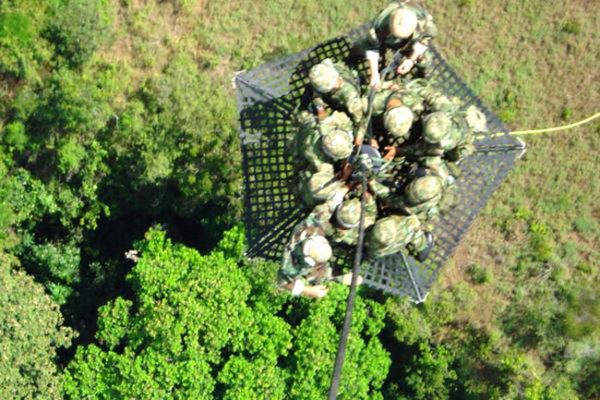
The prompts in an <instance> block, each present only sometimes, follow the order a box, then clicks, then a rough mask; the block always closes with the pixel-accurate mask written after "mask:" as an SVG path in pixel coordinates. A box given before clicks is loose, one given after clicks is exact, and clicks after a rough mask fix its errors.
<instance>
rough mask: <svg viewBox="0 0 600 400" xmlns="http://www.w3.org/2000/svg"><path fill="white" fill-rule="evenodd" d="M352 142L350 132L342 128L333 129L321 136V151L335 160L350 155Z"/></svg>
mask: <svg viewBox="0 0 600 400" xmlns="http://www.w3.org/2000/svg"><path fill="white" fill-rule="evenodd" d="M353 142H354V140H353V137H352V133H350V132H348V131H345V130H342V129H333V130H331V131H329V132H326V133H325V134H324V135H323V137H322V138H321V146H322V149H323V152H324V153H325V154H327V155H328V156H329V157H331V158H333V159H334V160H336V161H337V160H342V159H345V158H348V157H350V154H352V148H353V145H354V143H353Z"/></svg>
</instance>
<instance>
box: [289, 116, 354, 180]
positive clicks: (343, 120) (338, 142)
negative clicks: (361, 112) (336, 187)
mask: <svg viewBox="0 0 600 400" xmlns="http://www.w3.org/2000/svg"><path fill="white" fill-rule="evenodd" d="M322 118H323V119H322V120H320V121H317V120H316V119H315V117H314V116H313V115H312V114H311V113H309V112H307V111H303V112H301V113H300V114H299V115H298V117H297V124H298V127H299V129H298V133H297V134H296V135H295V136H294V138H293V140H292V141H291V143H290V147H291V152H292V154H293V155H294V158H295V160H296V163H297V164H298V165H297V167H298V169H300V170H303V171H307V172H308V173H315V172H331V173H333V164H334V163H335V162H337V161H340V160H345V159H347V158H348V157H349V156H350V154H351V153H352V148H353V141H354V137H353V135H352V129H353V126H352V121H351V120H350V118H349V117H348V116H347V115H346V114H345V113H343V112H339V111H335V112H334V113H333V114H331V115H330V116H325V115H323V117H322ZM306 164H308V165H306Z"/></svg>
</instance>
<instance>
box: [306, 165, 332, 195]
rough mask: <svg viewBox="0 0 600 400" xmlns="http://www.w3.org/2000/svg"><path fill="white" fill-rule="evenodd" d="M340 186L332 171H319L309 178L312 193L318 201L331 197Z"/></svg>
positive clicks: (309, 187)
mask: <svg viewBox="0 0 600 400" xmlns="http://www.w3.org/2000/svg"><path fill="white" fill-rule="evenodd" d="M338 188H339V184H338V181H337V180H336V179H335V176H334V175H333V174H332V173H331V172H330V171H321V172H317V173H316V174H313V175H312V176H311V177H310V179H309V180H308V190H309V192H310V195H311V196H312V197H313V198H314V199H315V200H318V201H325V200H327V199H329V198H330V197H331V195H332V194H333V193H335V191H336V190H337V189H338Z"/></svg>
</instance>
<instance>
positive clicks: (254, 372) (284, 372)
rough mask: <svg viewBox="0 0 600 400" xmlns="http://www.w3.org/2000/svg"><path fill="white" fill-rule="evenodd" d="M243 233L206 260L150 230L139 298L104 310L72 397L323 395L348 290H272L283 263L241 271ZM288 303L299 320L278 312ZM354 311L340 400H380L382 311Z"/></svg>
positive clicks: (74, 378) (75, 369)
mask: <svg viewBox="0 0 600 400" xmlns="http://www.w3.org/2000/svg"><path fill="white" fill-rule="evenodd" d="M240 238H241V232H239V231H237V232H236V231H233V232H231V233H229V234H228V235H227V236H226V239H225V240H224V242H222V244H221V245H220V246H219V247H218V250H215V251H213V252H212V253H210V254H208V255H200V254H199V253H198V252H197V251H196V250H193V249H190V248H186V247H184V246H181V245H173V244H172V243H171V242H170V241H169V240H168V239H166V237H165V233H164V232H163V231H161V230H156V229H155V230H151V231H149V232H148V234H147V236H146V240H144V241H143V242H141V243H140V244H139V245H138V250H139V251H140V253H141V254H142V257H141V258H140V260H139V261H138V263H137V265H136V266H135V268H134V269H133V271H132V272H131V274H130V275H129V277H128V280H129V282H130V283H131V285H132V287H133V290H134V293H135V297H134V299H133V300H127V299H123V298H118V299H116V300H114V301H112V302H110V303H108V304H107V305H105V306H103V307H102V308H101V309H100V313H99V314H100V315H99V320H98V326H99V330H98V333H97V335H96V338H97V340H98V343H97V344H93V345H90V346H87V347H83V348H80V349H79V350H78V352H77V355H76V356H75V359H74V360H73V361H72V362H71V364H70V366H69V368H68V370H67V373H66V383H65V393H66V395H67V396H68V397H69V398H82V397H88V398H109V397H123V396H127V397H131V396H133V397H138V398H148V397H156V396H158V397H161V398H195V399H196V398H197V399H203V398H205V399H212V398H215V397H216V398H224V399H239V398H269V399H285V398H294V399H320V398H323V396H325V394H326V393H327V389H328V387H329V386H328V385H329V379H330V377H331V372H332V369H333V362H334V359H335V349H336V348H337V340H338V338H339V337H338V332H339V329H340V327H341V324H342V321H343V314H344V305H343V304H344V302H343V299H344V298H345V296H346V295H347V290H346V289H345V288H344V287H341V286H337V287H335V288H334V290H333V291H332V293H331V294H330V295H329V296H328V297H327V298H326V299H324V300H323V301H320V302H311V301H307V300H303V299H302V300H299V299H296V300H294V301H291V302H290V300H289V297H288V296H287V295H284V294H281V293H279V292H278V291H277V290H276V289H275V288H274V286H273V283H272V282H273V281H272V280H271V279H272V278H274V274H275V272H276V266H275V265H272V264H267V263H264V262H261V263H260V265H253V266H252V268H250V267H248V268H246V269H244V268H240V265H238V261H237V260H238V258H239V256H240V247H239V246H238V244H237V243H240ZM267 282H270V283H269V284H267ZM284 308H285V309H286V312H287V313H288V314H290V318H283V317H281V316H280V315H281V313H282V312H283V310H284ZM355 316H356V318H355V320H354V325H353V331H352V334H351V340H350V342H349V349H348V355H347V359H346V367H345V371H344V372H345V375H344V379H343V382H342V391H341V397H340V398H348V399H373V398H380V397H379V396H380V394H379V389H380V388H381V386H382V384H383V380H384V379H385V376H386V371H387V369H388V368H389V365H390V361H389V358H388V357H387V352H386V351H385V350H384V349H383V346H382V344H381V342H380V341H379V339H378V338H377V335H378V333H379V332H380V331H381V329H382V327H383V316H384V314H383V308H382V307H381V306H380V305H378V304H377V303H375V302H371V301H363V300H359V301H358V304H357V308H356V312H355Z"/></svg>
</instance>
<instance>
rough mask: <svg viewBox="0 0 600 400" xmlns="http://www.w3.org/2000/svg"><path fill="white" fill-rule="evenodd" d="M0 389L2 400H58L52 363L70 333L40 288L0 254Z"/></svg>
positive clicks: (58, 382)
mask: <svg viewBox="0 0 600 400" xmlns="http://www.w3.org/2000/svg"><path fill="white" fill-rule="evenodd" d="M0 287H1V288H2V290H0V349H2V357H0V371H2V373H0V387H2V395H3V398H7V399H34V398H35V399H60V398H61V396H60V385H61V379H60V375H59V374H58V371H57V368H56V365H55V359H56V351H57V349H58V348H60V347H67V346H69V345H70V343H71V339H72V337H73V332H72V331H71V330H70V329H67V328H63V327H61V324H62V316H61V315H60V312H59V310H58V307H57V305H56V304H54V303H53V302H52V300H51V299H50V298H49V297H48V296H46V295H45V294H44V290H43V288H42V287H41V286H40V285H38V284H37V283H35V282H34V281H33V279H32V278H31V277H30V276H27V275H25V274H24V273H23V272H16V271H13V270H12V268H11V265H10V263H9V261H8V259H7V256H6V255H5V254H0Z"/></svg>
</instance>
